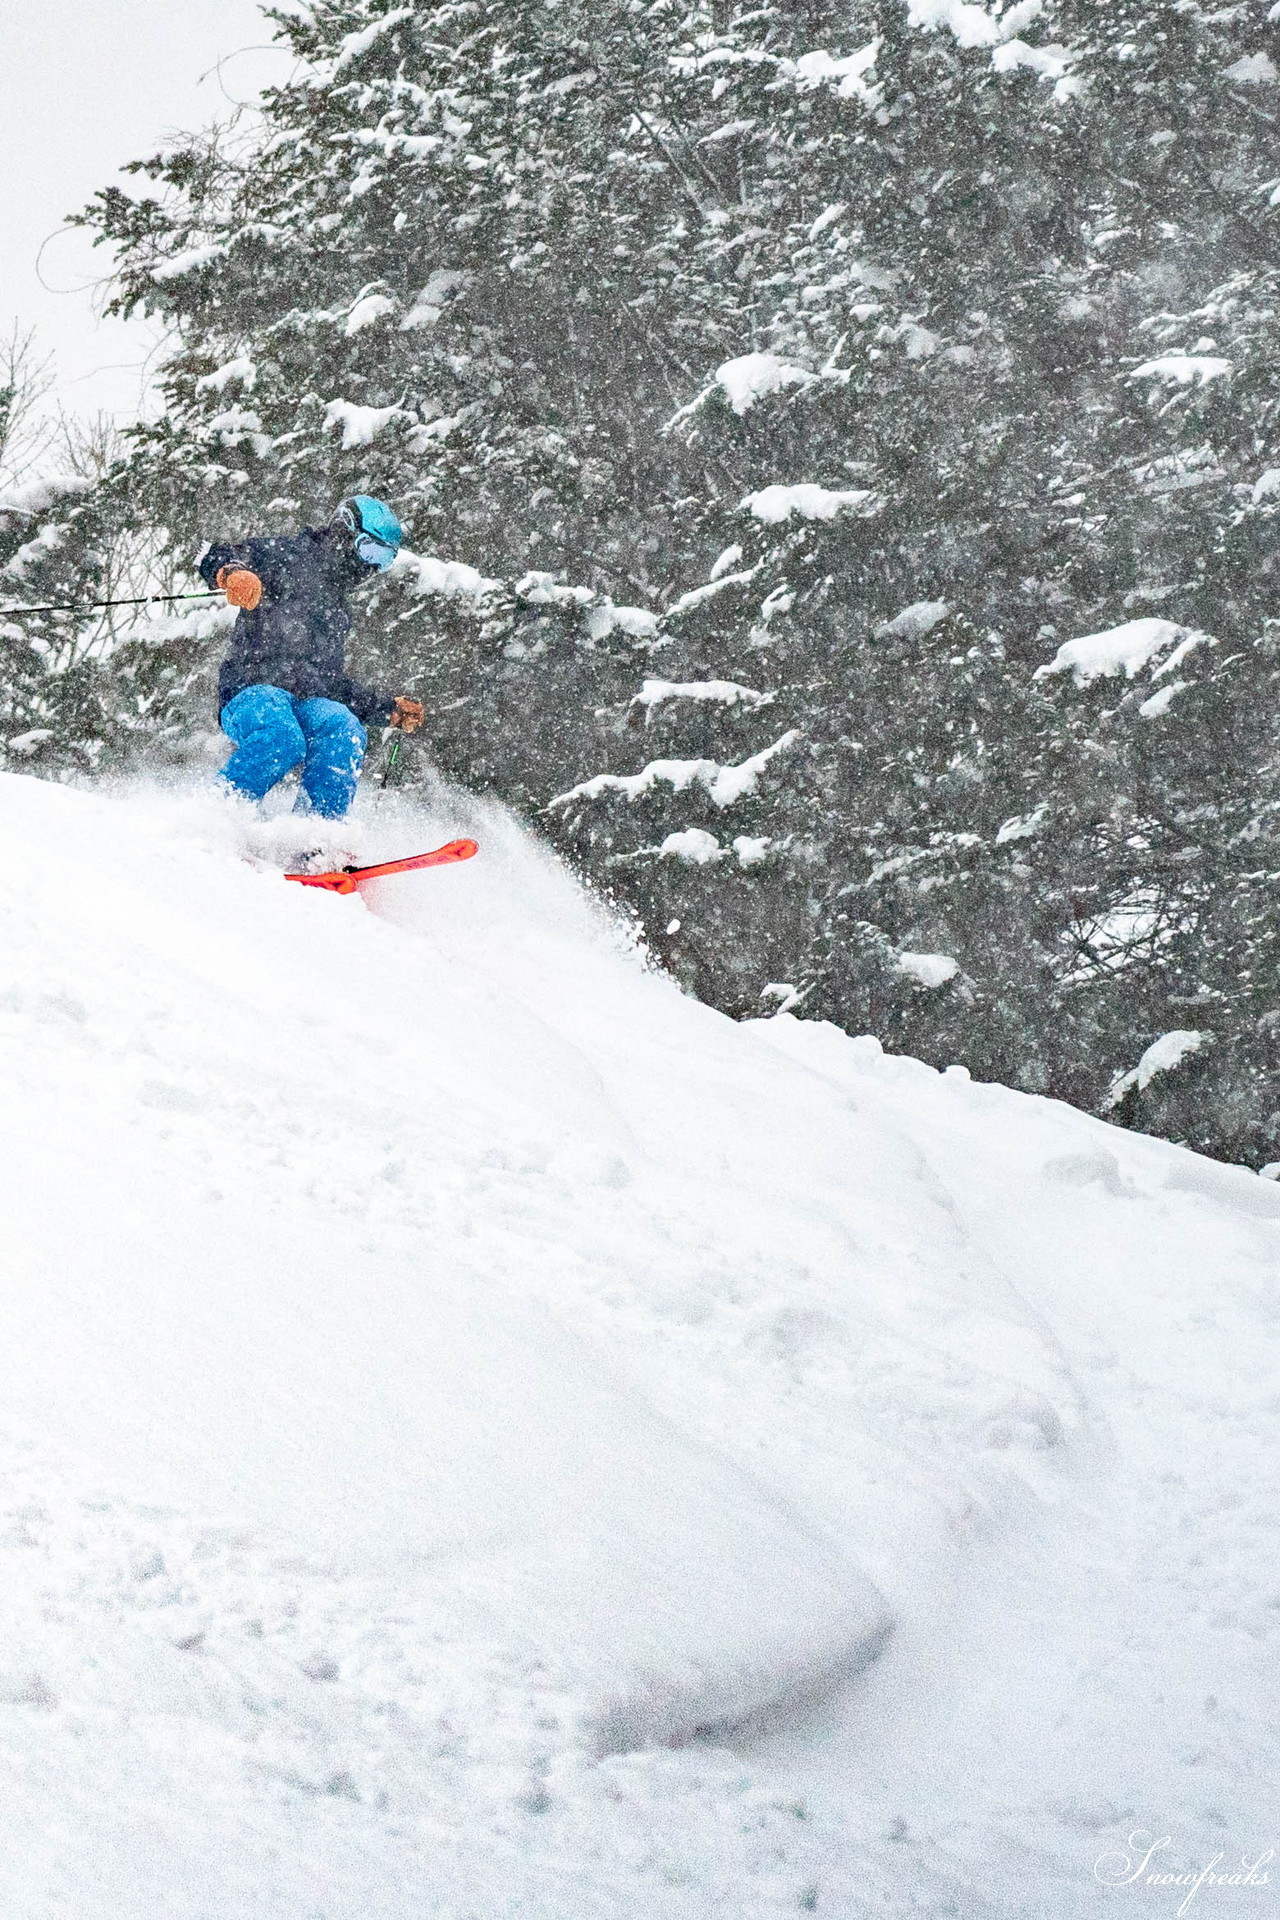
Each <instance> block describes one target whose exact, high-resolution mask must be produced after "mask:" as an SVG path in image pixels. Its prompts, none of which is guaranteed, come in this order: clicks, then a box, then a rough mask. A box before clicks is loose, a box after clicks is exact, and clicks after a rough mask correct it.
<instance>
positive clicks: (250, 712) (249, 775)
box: [220, 686, 368, 820]
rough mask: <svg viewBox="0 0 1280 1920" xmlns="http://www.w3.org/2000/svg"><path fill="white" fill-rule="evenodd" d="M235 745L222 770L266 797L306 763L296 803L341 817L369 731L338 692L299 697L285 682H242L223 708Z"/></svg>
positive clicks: (246, 790)
mask: <svg viewBox="0 0 1280 1920" xmlns="http://www.w3.org/2000/svg"><path fill="white" fill-rule="evenodd" d="M221 719H222V731H223V732H224V733H225V734H226V735H227V736H228V738H229V739H230V740H231V741H232V742H233V743H234V752H233V753H232V755H231V758H230V759H229V760H228V761H227V764H226V766H225V767H223V769H222V773H221V775H220V778H221V779H223V780H224V781H225V782H226V784H227V785H228V786H229V787H231V788H232V789H233V790H234V791H235V792H236V793H243V794H246V795H247V796H248V797H249V799H251V800H261V799H262V797H263V795H264V794H265V793H268V792H269V791H270V789H271V788H272V787H274V786H275V784H276V781H277V780H283V778H284V776H285V774H286V773H288V772H289V771H290V769H291V768H293V767H296V766H298V765H299V763H301V766H302V792H301V793H300V794H299V795H298V799H297V803H296V808H295V811H297V812H301V813H306V812H312V813H318V814H322V815H323V817H324V818H325V819H326V820H340V819H341V818H342V816H343V814H344V813H345V812H346V811H347V808H348V807H349V806H350V805H351V802H352V799H353V798H354V796H355V790H356V781H357V780H358V779H359V778H360V768H361V765H362V764H363V761H364V750H365V746H366V745H367V743H368V735H367V734H366V732H365V730H364V728H363V727H362V726H361V724H360V722H359V721H358V720H357V719H356V716H355V715H354V713H352V711H351V709H350V707H344V706H343V705H342V704H341V702H340V701H338V700H299V699H298V697H297V695H296V694H292V693H285V692H284V691H283V689H282V688H280V687H265V686H262V687H245V688H244V689H243V691H242V692H240V693H238V694H237V695H236V696H235V698H234V700H228V702H227V704H226V706H225V707H224V708H223V709H222V715H221Z"/></svg>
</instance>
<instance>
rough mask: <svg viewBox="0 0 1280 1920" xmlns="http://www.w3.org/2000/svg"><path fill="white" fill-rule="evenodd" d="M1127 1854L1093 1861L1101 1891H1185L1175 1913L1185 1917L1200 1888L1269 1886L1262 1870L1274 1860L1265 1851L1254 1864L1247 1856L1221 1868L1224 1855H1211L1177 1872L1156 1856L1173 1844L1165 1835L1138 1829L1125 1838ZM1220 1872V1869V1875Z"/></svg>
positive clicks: (1270, 1851)
mask: <svg viewBox="0 0 1280 1920" xmlns="http://www.w3.org/2000/svg"><path fill="white" fill-rule="evenodd" d="M1126 1844H1127V1846H1128V1848H1129V1851H1128V1852H1127V1853H1104V1854H1102V1855H1101V1857H1100V1858H1099V1859H1097V1860H1095V1861H1094V1863H1093V1871H1094V1873H1095V1874H1096V1875H1097V1877H1098V1879H1099V1880H1101V1882H1102V1884H1103V1886H1104V1887H1132V1886H1138V1885H1141V1886H1144V1887H1185V1888H1186V1889H1187V1892H1186V1895H1185V1897H1184V1899H1183V1900H1182V1902H1181V1904H1180V1906H1179V1908H1178V1912H1179V1913H1180V1914H1183V1913H1186V1912H1187V1910H1188V1908H1189V1907H1190V1905H1191V1902H1192V1901H1193V1900H1194V1899H1195V1897H1196V1895H1197V1894H1198V1893H1199V1891H1200V1889H1201V1887H1265V1886H1269V1885H1270V1876H1269V1874H1268V1873H1267V1872H1266V1868H1267V1867H1268V1865H1269V1864H1270V1862H1271V1861H1272V1860H1274V1859H1275V1848H1274V1847H1267V1848H1266V1849H1265V1850H1264V1851H1263V1852H1262V1853H1260V1854H1259V1855H1258V1857H1257V1859H1256V1860H1250V1859H1249V1858H1248V1857H1247V1856H1246V1857H1244V1858H1242V1860H1241V1862H1240V1865H1239V1866H1238V1867H1235V1868H1231V1867H1227V1868H1225V1869H1223V1868H1222V1862H1223V1860H1225V1858H1226V1855H1225V1854H1222V1853H1215V1854H1214V1856H1213V1859H1212V1860H1210V1861H1209V1863H1208V1865H1207V1866H1204V1867H1200V1868H1196V1867H1186V1868H1184V1869H1182V1870H1181V1871H1177V1870H1175V1869H1174V1868H1172V1867H1169V1866H1168V1865H1166V1864H1165V1863H1164V1862H1163V1861H1160V1860H1159V1859H1158V1858H1157V1856H1158V1855H1159V1854H1161V1853H1163V1852H1164V1849H1165V1848H1166V1847H1169V1846H1172V1844H1173V1842H1172V1840H1171V1839H1170V1837H1169V1835H1168V1834H1165V1835H1164V1837H1163V1838H1162V1839H1154V1838H1153V1837H1152V1836H1151V1835H1150V1834H1149V1833H1144V1832H1143V1830H1142V1829H1141V1828H1138V1829H1137V1831H1136V1832H1134V1833H1131V1834H1130V1835H1129V1838H1128V1841H1127V1843H1126ZM1220 1869H1222V1870H1221V1871H1220Z"/></svg>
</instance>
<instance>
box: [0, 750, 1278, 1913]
mask: <svg viewBox="0 0 1280 1920" xmlns="http://www.w3.org/2000/svg"><path fill="white" fill-rule="evenodd" d="M462 831H473V832H475V833H476V835H477V837H478V838H479V839H480V840H481V842H482V854H481V857H480V858H479V859H478V860H476V861H474V862H472V863H470V865H468V866H466V867H462V868H458V869H453V870H448V871H441V872H434V873H427V874H422V875H416V876H411V877H406V878H401V879H398V880H394V881H388V882H385V883H383V884H382V886H381V887H380V889H379V890H378V891H377V893H376V894H374V893H371V894H370V895H369V896H368V898H367V904H366V903H364V902H362V901H361V900H360V899H351V900H343V899H337V898H332V897H329V896H325V895H319V894H314V893H311V892H307V891H304V890H303V889H300V888H294V887H289V886H286V885H285V884H284V883H283V882H282V881H281V880H280V878H279V876H278V875H277V874H276V873H273V872H271V871H268V870H264V869H262V868H260V867H256V866H254V865H252V864H249V863H248V862H246V860H245V859H244V858H243V857H242V852H243V846H244V823H243V819H242V817H241V816H239V815H238V813H237V812H236V810H235V809H234V808H233V807H232V806H230V805H229V804H227V803H223V802H221V801H219V800H216V799H214V798H213V797H211V796H209V795H208V794H204V793H193V792H189V791H174V792H167V793H162V792H156V791H154V790H135V791H131V792H125V791H120V792H116V793H104V792H101V791H99V792H95V793H83V792H76V791H72V790H70V789H67V788H60V787H55V786H52V785H49V784H43V783H40V782H37V781H33V780H27V779H21V778H17V777H13V776H5V777H3V778H0V836H2V844H3V847H4V853H5V858H4V878H5V885H4V890H3V894H2V895H0V1048H2V1052H0V1059H2V1060H3V1075H4V1079H3V1085H4V1096H5V1097H4V1100H3V1102H2V1103H0V1169H3V1176H4V1185H5V1204H4V1208H3V1213H2V1217H0V1263H2V1272H3V1280H2V1284H3V1307H4V1338H3V1344H2V1346H0V1448H2V1451H0V1470H2V1472H3V1483H4V1488H5V1496H4V1501H3V1507H4V1514H5V1517H4V1519H3V1522H0V1525H2V1527H3V1532H0V1769H2V1770H0V1783H2V1786H0V1790H2V1792H3V1803H4V1808H5V1814H4V1830H5V1831H4V1844H3V1846H2V1847H0V1912H2V1913H3V1915H4V1916H5V1920H52V1917H53V1916H55V1915H56V1916H60V1917H61V1916H70V1917H72V1920H142V1916H144V1915H145V1916H148V1917H150V1916H153V1915H164V1916H165V1920H197V1917H198V1920H267V1917H268V1916H272V1917H275V1916H279V1917H280V1920H355V1917H356V1916H357V1915H359V1916H376V1920H401V1917H402V1916H403V1920H411V1917H412V1920H426V1916H442V1917H444V1916H448V1920H464V1916H476V1917H477V1920H479V1916H484V1920H494V1917H495V1916H502V1915H530V1916H534V1915H536V1916H539V1917H540V1920H589V1917H590V1920H595V1917H596V1916H600V1917H601V1920H603V1917H605V1916H608V1920H623V1917H624V1916H626V1917H627V1920H630V1916H633V1915H634V1916H645V1917H646V1920H647V1917H648V1916H654V1920H664V1917H665V1916H672V1920H675V1917H677V1916H679V1917H680V1920H686V1917H688V1920H692V1917H693V1916H697V1917H698V1920H702V1917H703V1916H710V1915H713V1914H714V1915H721V1914H724V1915H732V1916H734V1917H735V1920H756V1917H757V1916H765V1915H774V1914H786V1913H796V1912H803V1911H816V1912H819V1913H826V1914H831V1915H839V1916H842V1917H845V1916H861V1915H864V1914H867V1915H869V1914H872V1913H874V1914H877V1915H883V1914H886V1913H888V1914H891V1915H899V1914H902V1915H908V1914H910V1915H915V1914H920V1915H926V1914H929V1915H932V1914H942V1913H949V1912H960V1913H963V1914H964V1915H965V1916H966V1920H981V1917H982V1916H987V1915H990V1916H997V1915H999V1916H1015V1915H1016V1916H1022V1915H1026V1916H1032V1915H1035V1916H1040V1915H1051V1916H1053V1917H1054V1920H1058V1916H1072V1915H1075V1914H1085V1913H1092V1912H1094V1911H1095V1910H1097V1909H1098V1908H1099V1907H1100V1906H1101V1905H1102V1904H1103V1902H1105V1901H1107V1900H1108V1899H1110V1900H1111V1901H1113V1902H1114V1901H1116V1900H1132V1901H1133V1902H1135V1903H1138V1902H1141V1910H1142V1911H1143V1912H1149V1911H1159V1912H1164V1911H1166V1910H1167V1911H1169V1912H1171V1913H1172V1912H1173V1911H1174V1910H1175V1909H1176V1906H1177V1901H1178V1899H1179V1898H1181V1897H1182V1896H1181V1893H1178V1894H1177V1895H1176V1896H1175V1895H1174V1894H1173V1893H1172V1891H1171V1890H1170V1889H1165V1890H1164V1891H1163V1892H1162V1893H1157V1892H1156V1891H1155V1890H1153V1889H1150V1888H1147V1887H1145V1886H1137V1885H1135V1886H1131V1887H1127V1888H1126V1889H1125V1890H1124V1891H1123V1892H1121V1891H1120V1890H1119V1889H1118V1888H1112V1889H1109V1890H1108V1889H1106V1888H1104V1886H1103V1883H1102V1882H1103V1880H1104V1879H1105V1878H1107V1877H1108V1876H1110V1877H1111V1878H1112V1879H1119V1878H1121V1877H1122V1872H1121V1868H1120V1866H1119V1862H1120V1859H1121V1857H1122V1856H1124V1855H1126V1854H1128V1855H1129V1856H1130V1857H1133V1858H1134V1863H1135V1864H1136V1858H1137V1856H1135V1855H1134V1854H1133V1846H1134V1843H1133V1841H1132V1840H1131V1836H1132V1835H1134V1834H1135V1833H1137V1832H1140V1831H1144V1832H1147V1833H1149V1834H1150V1835H1151V1836H1152V1838H1153V1839H1160V1838H1163V1837H1165V1836H1167V1837H1168V1841H1169V1844H1168V1846H1167V1847H1166V1848H1164V1849H1163V1850H1162V1851H1161V1852H1160V1853H1158V1854H1157V1855H1156V1857H1155V1859H1154V1861H1153V1863H1152V1866H1151V1868H1150V1871H1153V1872H1154V1871H1156V1870H1158V1869H1159V1868H1160V1867H1162V1866H1164V1868H1165V1870H1166V1871H1174V1870H1175V1868H1176V1867H1177V1865H1179V1864H1180V1863H1181V1864H1187V1865H1190V1864H1191V1863H1195V1864H1196V1865H1197V1866H1199V1865H1203V1864H1204V1863H1206V1862H1207V1861H1209V1860H1210V1859H1211V1858H1212V1857H1213V1855H1214V1854H1215V1853H1220V1852H1221V1853H1223V1854H1224V1855H1225V1856H1227V1858H1226V1860H1224V1862H1223V1863H1222V1864H1221V1865H1220V1867H1219V1868H1218V1871H1221V1872H1225V1871H1227V1868H1228V1864H1229V1863H1230V1862H1231V1861H1234V1860H1236V1859H1237V1858H1238V1857H1239V1856H1242V1855H1248V1856H1249V1857H1255V1856H1256V1855H1257V1854H1259V1853H1261V1852H1263V1851H1264V1850H1265V1848H1267V1847H1268V1846H1270V1845H1272V1844H1275V1843H1276V1842H1277V1835H1276V1832H1275V1829H1274V1797H1273V1788H1272V1785H1271V1783H1272V1782H1273V1781H1274V1779H1275V1778H1276V1777H1277V1772H1278V1771H1280V1753H1277V1750H1276V1749H1277V1740H1276V1735H1275V1733H1274V1730H1273V1723H1274V1713H1273V1712H1272V1710H1271V1709H1272V1703H1273V1702H1274V1698H1275V1687H1276V1680H1277V1662H1276V1649H1277V1646H1278V1645H1280V1574H1278V1572H1277V1559H1276V1547H1277V1528H1278V1524H1280V1523H1278V1519H1277V1516H1278V1515H1280V1486H1278V1485H1277V1481H1278V1479H1280V1466H1278V1464H1277V1463H1278V1462H1280V1449H1278V1448H1277V1444H1276V1442H1277V1428H1280V1373H1278V1370H1277V1359H1278V1339H1277V1312H1278V1309H1280V1286H1278V1284H1277V1261H1278V1258H1280V1191H1278V1190H1277V1189H1276V1188H1275V1187H1274V1186H1272V1185H1271V1184H1269V1183H1266V1182H1263V1181H1260V1180H1258V1179H1256V1178H1255V1177H1254V1176H1252V1175H1250V1174H1247V1173H1244V1172H1241V1171H1235V1170H1232V1169H1228V1168H1223V1167H1220V1166H1217V1165H1214V1164H1211V1163H1209V1162H1205V1161H1202V1160H1199V1159H1197V1158H1196V1157H1195V1156H1193V1155H1191V1154H1188V1153H1186V1152H1183V1151H1181V1150H1179V1149H1177V1148H1174V1147H1170V1146H1166V1145H1164V1144H1161V1143H1158V1142H1155V1141H1151V1140H1146V1139H1143V1138H1139V1137H1135V1136H1133V1135H1130V1134H1125V1133H1122V1132H1119V1131H1117V1130H1115V1129H1112V1128H1109V1127H1107V1126H1105V1125H1103V1124H1101V1123H1099V1122H1096V1121H1093V1120H1090V1119H1088V1118H1085V1117H1083V1116H1081V1115H1079V1114H1077V1113H1075V1112H1073V1111H1072V1110H1070V1109H1068V1108H1065V1107H1062V1106H1058V1105H1055V1104H1054V1103H1052V1102H1047V1101H1041V1100H1034V1099H1029V1098H1027V1097H1025V1096H1022V1095H1017V1094H1013V1093H1009V1092H1006V1091H1004V1090H1003V1089H1000V1088H995V1087H981V1086H975V1085H972V1084H970V1083H969V1081H968V1080H967V1078H966V1077H965V1076H964V1075H963V1073H960V1072H957V1071H954V1070H953V1071H952V1072H950V1073H948V1074H945V1075H937V1074H934V1073H933V1072H931V1071H930V1070H929V1069H927V1068H925V1067H922V1066H920V1065H919V1064H917V1063H915V1062H912V1061H908V1060H893V1059H888V1058H886V1057H885V1056H883V1055H882V1054H881V1052H880V1050H879V1048H878V1047H877V1046H876V1045H875V1043H873V1042H870V1041H866V1040H850V1039H848V1038H847V1037H846V1036H844V1035H842V1034H840V1033H838V1032H837V1031H835V1030H834V1029H832V1028H829V1027H823V1026H820V1025H817V1024H809V1023H803V1022H797V1021H796V1020H794V1019H792V1018H791V1017H790V1016H787V1015H781V1016H779V1017H777V1018H775V1019H772V1020H769V1021H767V1022H759V1023H754V1024H749V1025H746V1026H735V1025H734V1024H732V1023H731V1022H729V1021H727V1020H725V1019H724V1018H722V1017H721V1016H719V1015H717V1014H715V1013H713V1012H711V1011H710V1010H708V1009H707V1008H705V1007H702V1006H700V1005H698V1004H696V1003H695V1002H693V1001H690V1000H688V999H686V998H684V997H682V996H681V995H680V994H679V993H678V992H677V991H676V990H675V988H674V987H672V986H671V985H670V984H669V983H668V982H667V981H665V980H664V979H662V978H661V977H659V976H656V975H654V974H653V973H652V972H649V971H647V970H646V969H645V967H644V965H643V964H642V961H641V958H640V957H639V956H637V955H636V954H635V953H634V952H632V951H630V950H629V948H628V945H627V941H626V939H625V937H624V935H623V934H622V933H621V932H619V930H618V929H617V928H615V927H613V926H612V925H611V924H609V923H607V922H606V921H605V920H604V919H603V918H602V917H601V916H600V915H599V914H598V913H597V912H596V911H595V910H594V909H593V908H592V907H591V906H590V905H589V904H588V903H587V902H586V901H584V899H583V898H582V897H581V896H580V894H579V893H578V892H577V890H576V889H575V887H574V885H573V883H572V882H571V880H570V879H569V878H568V877H567V876H566V875H565V873H564V872H563V871H562V870H561V869H560V868H559V867H558V866H557V865H556V864H555V863H554V862H553V860H552V859H551V858H550V857H549V856H548V855H546V854H545V853H543V852H541V851H539V850H538V849H536V848H535V847H534V846H533V845H531V844H530V842H529V841H528V840H527V839H526V838H525V837H524V836H523V835H522V833H521V832H520V831H519V830H518V829H517V828H516V827H515V825H514V824H513V823H512V822H510V821H509V820H508V819H507V818H506V817H505V816H503V815H502V814H500V813H498V812H497V811H494V810H489V809H484V808H479V807H477V805H476V803H474V802H472V801H464V800H463V799H462V798H461V797H459V796H457V795H451V794H448V793H446V792H441V794H440V795H439V796H438V798H437V802H436V804H435V807H434V809H433V811H432V812H431V814H430V815H427V814H424V813H423V812H422V811H420V810H417V811H415V810H414V809H413V808H411V807H410V806H409V805H408V804H407V803H404V802H398V801H395V800H385V799H384V800H383V803H382V804H381V805H380V806H378V805H375V804H373V802H372V801H370V804H369V811H368V813H367V814H366V815H365V816H364V818H363V820H362V822H361V825H360V834H361V850H362V852H363V851H367V852H368V853H369V854H370V855H376V854H391V853H397V852H407V851H413V850H417V849H418V848H420V847H422V846H426V845H431V844H434V843H435V842H436V841H438V840H441V839H444V838H446V837H450V836H452V835H454V834H456V833H458V832H462ZM1104 1856H1105V1857H1106V1861H1107V1864H1105V1865H1104V1866H1103V1868H1102V1869H1101V1877H1100V1876H1099V1874H1098V1873H1096V1872H1095V1864H1096V1863H1097V1862H1099V1860H1101V1859H1103V1858H1104ZM1262 1871H1265V1868H1264V1869H1262ZM1274 1877H1275V1876H1274V1875H1273V1878H1274ZM1268 1897H1269V1896H1268V1895H1267V1894H1266V1893H1265V1892H1263V1893H1259V1892H1257V1891H1249V1890H1245V1889H1242V1888H1219V1889H1217V1890H1215V1889H1214V1888H1213V1887H1211V1886H1205V1887H1204V1888H1203V1889H1202V1891H1201V1892H1200V1894H1199V1895H1198V1896H1197V1904H1196V1911H1197V1912H1199V1913H1202V1914H1210V1915H1212V1914H1219V1913H1220V1914H1224V1915H1225V1914H1228V1913H1230V1914H1232V1915H1234V1914H1237V1913H1245V1912H1249V1913H1253V1912H1261V1911H1263V1910H1264V1909H1263V1907H1262V1906H1261V1905H1259V1904H1257V1903H1258V1902H1259V1901H1263V1900H1265V1899H1266V1898H1268ZM1251 1902H1252V1903H1253V1904H1250V1903H1251ZM1135 1910H1136V1909H1135Z"/></svg>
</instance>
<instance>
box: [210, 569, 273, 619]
mask: <svg viewBox="0 0 1280 1920" xmlns="http://www.w3.org/2000/svg"><path fill="white" fill-rule="evenodd" d="M213 584H214V586H215V587H221V589H222V591H223V592H224V593H225V594H226V596H227V599H228V600H229V601H230V603H231V605H232V606H233V607H243V608H244V610H245V612H246V613H252V612H253V610H254V608H255V607H256V606H257V605H258V603H259V601H260V600H261V599H262V582H261V580H259V578H258V576H257V574H256V573H250V571H249V569H248V567H219V569H218V573H217V577H216V579H215V580H214V583H213Z"/></svg>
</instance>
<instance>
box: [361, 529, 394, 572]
mask: <svg viewBox="0 0 1280 1920" xmlns="http://www.w3.org/2000/svg"><path fill="white" fill-rule="evenodd" d="M354 545H355V550H356V552H357V553H358V554H359V556H360V558H361V559H362V560H363V561H364V563H365V565H366V566H369V567H376V568H377V569H378V572H379V573H385V572H386V570H387V568H388V567H389V566H390V565H391V563H392V561H393V560H394V559H395V557H396V551H395V548H394V547H389V546H388V545H387V543H386V541H385V540H379V538H378V536H377V535H376V534H374V533H358V534H357V535H356V537H355V542H354Z"/></svg>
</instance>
